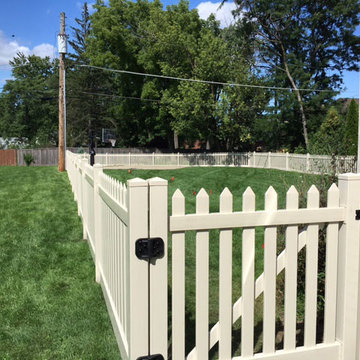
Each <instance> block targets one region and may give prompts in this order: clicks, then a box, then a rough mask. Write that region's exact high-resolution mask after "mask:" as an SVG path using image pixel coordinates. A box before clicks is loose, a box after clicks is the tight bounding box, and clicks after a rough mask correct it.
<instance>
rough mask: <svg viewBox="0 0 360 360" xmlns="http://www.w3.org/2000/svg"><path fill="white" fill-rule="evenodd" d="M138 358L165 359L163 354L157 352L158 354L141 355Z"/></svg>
mask: <svg viewBox="0 0 360 360" xmlns="http://www.w3.org/2000/svg"><path fill="white" fill-rule="evenodd" d="M137 360H164V357H163V356H162V355H161V354H156V355H148V356H141V357H139V358H137Z"/></svg>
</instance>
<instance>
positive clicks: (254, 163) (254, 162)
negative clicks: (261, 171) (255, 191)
mask: <svg viewBox="0 0 360 360" xmlns="http://www.w3.org/2000/svg"><path fill="white" fill-rule="evenodd" d="M255 154H256V152H255V151H254V152H253V165H254V167H256V161H255Z"/></svg>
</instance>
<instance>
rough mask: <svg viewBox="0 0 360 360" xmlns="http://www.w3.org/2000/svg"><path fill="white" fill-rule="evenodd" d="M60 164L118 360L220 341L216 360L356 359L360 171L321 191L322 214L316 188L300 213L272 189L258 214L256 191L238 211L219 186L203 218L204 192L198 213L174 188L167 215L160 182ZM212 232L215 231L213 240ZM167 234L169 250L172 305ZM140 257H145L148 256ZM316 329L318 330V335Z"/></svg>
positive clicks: (293, 200)
mask: <svg viewBox="0 0 360 360" xmlns="http://www.w3.org/2000/svg"><path fill="white" fill-rule="evenodd" d="M67 164H68V174H69V178H70V180H71V184H72V188H73V191H74V196H75V199H76V200H77V203H78V209H79V214H80V215H81V216H82V220H83V227H84V237H85V238H87V239H89V243H90V248H91V250H92V253H93V254H94V259H95V265H96V280H97V281H98V282H100V283H101V285H102V289H103V292H104V296H105V299H106V303H107V306H108V310H109V313H110V318H111V320H112V324H113V327H114V331H115V334H116V337H117V340H118V344H119V349H120V352H121V355H122V358H123V360H126V359H131V360H136V359H137V360H139V359H143V360H147V359H156V360H161V359H168V358H171V359H174V360H180V359H181V360H183V359H188V360H194V359H197V360H203V359H205V360H206V359H208V358H209V352H210V350H211V349H212V348H213V347H214V346H215V345H216V344H218V357H219V359H223V360H225V359H238V360H240V359H254V360H255V359H267V360H277V359H279V360H302V359H304V360H305V359H324V360H325V359H326V360H342V359H344V360H345V359H346V360H359V359H360V348H359V347H360V328H359V324H360V311H359V290H360V288H359V280H360V278H359V271H360V268H359V263H360V251H359V250H360V246H359V240H360V239H359V237H360V211H359V209H360V175H355V174H343V175H340V176H339V187H337V186H336V185H332V186H331V188H330V189H329V191H328V199H327V206H326V207H320V205H319V192H318V190H317V189H316V187H315V186H312V187H311V188H310V190H309V192H308V194H307V207H306V208H299V195H298V192H297V190H296V189H295V188H294V187H291V188H290V189H289V191H288V192H287V196H286V208H285V209H278V206H277V193H276V192H275V190H274V189H273V188H272V187H270V188H269V189H268V191H267V192H266V194H265V209H264V210H260V211H259V210H256V207H255V194H254V193H253V191H252V190H251V188H248V189H247V190H246V191H245V193H244V194H243V197H242V210H241V211H234V209H233V196H232V194H231V193H230V191H229V190H228V189H226V188H225V189H224V191H223V192H222V194H221V196H220V209H219V212H215V213H214V212H212V213H210V212H209V196H208V195H207V193H206V192H205V190H201V191H200V192H199V193H198V195H197V198H196V212H195V213H191V214H189V213H186V210H185V197H184V196H183V194H182V193H181V191H180V190H177V191H176V192H175V193H174V195H173V197H172V210H171V215H169V213H168V204H167V198H168V194H167V181H165V180H163V179H160V178H153V179H150V180H142V179H132V180H130V181H128V182H127V184H126V185H125V184H121V183H119V182H118V181H116V180H114V179H112V178H110V177H109V176H107V175H105V174H104V173H103V171H102V166H101V165H99V164H97V165H95V166H94V168H91V167H90V166H89V165H88V164H87V160H86V159H82V158H81V157H80V156H79V155H75V154H72V153H70V152H67ZM322 225H325V226H326V231H325V239H326V267H325V295H324V304H325V310H324V314H325V315H324V319H325V320H324V324H319V323H318V322H317V304H318V302H317V301H318V300H317V299H318V296H319V293H318V276H319V271H318V250H319V227H320V226H322ZM259 227H260V228H264V255H263V256H264V268H263V273H262V274H261V275H260V276H259V277H258V278H257V279H256V278H255V231H256V229H257V228H259ZM278 227H282V228H284V229H285V246H284V249H282V252H280V253H279V254H277V250H278V246H279V245H278V240H279V238H278V237H279V229H278ZM237 228H241V229H242V235H241V238H240V237H238V236H237V237H234V233H233V232H234V231H235V230H234V229H237ZM213 230H218V234H219V235H218V236H219V239H218V240H216V239H215V238H214V233H213ZM168 232H169V234H170V236H171V243H172V246H171V258H172V266H171V292H172V294H171V299H172V301H171V304H168V276H169V275H170V274H169V269H168V260H167V259H168V246H167V244H168ZM189 232H196V236H195V240H194V241H195V243H196V250H195V261H196V271H195V282H196V286H195V292H194V293H192V292H191V293H190V294H186V293H185V289H186V287H185V283H186V279H187V277H188V276H191V275H192V274H189V273H188V272H187V271H186V255H185V254H186V246H187V245H188V241H189V240H188V239H189V238H188V234H189ZM212 241H218V242H219V259H218V261H219V269H218V270H219V272H218V283H219V311H218V313H219V315H218V319H217V322H216V323H215V324H214V325H212V326H210V324H209V317H210V314H209V311H210V310H209V305H210V304H209V303H210V299H209V293H211V292H213V291H214V290H216V289H214V288H212V286H213V285H212V284H213V283H211V282H210V281H209V263H210V262H209V260H210V259H212V258H213V256H214V254H213V253H211V252H210V251H209V249H210V243H211V242H212ZM235 242H241V248H242V251H241V254H242V255H241V256H242V265H241V267H242V271H241V273H242V277H241V280H240V282H241V297H240V298H238V299H236V300H235V301H233V283H234V279H233V276H234V275H233V265H232V264H233V262H234V254H233V244H234V243H235ZM161 245H163V248H162V246H161ZM303 248H305V251H306V266H305V315H304V333H303V335H304V339H303V341H302V342H301V343H300V344H299V341H298V338H297V333H296V330H297V329H296V325H297V308H298V306H299V303H298V296H297V280H298V269H297V266H298V253H299V251H300V250H301V249H303ZM148 250H149V251H148ZM147 254H148V255H152V256H150V257H149V258H147V257H146V255H147ZM282 271H284V272H285V285H284V329H283V331H284V342H283V346H282V348H281V349H277V348H276V346H275V338H276V332H275V330H276V319H277V307H276V281H277V276H278V275H279V274H280V273H281V272H282ZM236 281H237V280H236ZM260 295H263V320H262V322H263V324H262V351H261V352H260V353H256V354H255V353H254V352H255V351H254V345H255V344H254V326H255V319H254V315H255V314H254V313H255V300H256V298H258V297H259V296H260ZM189 297H190V298H191V297H194V298H195V299H194V302H195V304H196V306H195V347H194V348H193V349H190V350H186V349H188V345H189V344H188V343H187V340H188V338H189V336H188V335H189V332H190V333H191V329H190V328H189V326H188V325H186V321H185V319H186V316H187V315H186V308H187V303H186V302H187V301H188V300H189ZM168 305H169V309H168ZM168 310H170V313H171V317H170V319H168ZM240 318H241V335H240V334H239V333H234V331H233V324H234V323H235V322H236V321H237V320H238V319H240ZM169 323H171V335H170V336H169V334H168V330H169V329H168V324H169ZM319 327H321V329H320V328H319ZM318 333H321V334H323V336H322V338H321V339H320V340H319V339H317V334H318ZM234 337H239V338H237V339H235V340H237V341H240V343H241V346H240V348H241V356H235V355H234V349H233V348H232V342H233V340H234ZM168 344H170V346H169V345H168ZM151 356H152V357H151Z"/></svg>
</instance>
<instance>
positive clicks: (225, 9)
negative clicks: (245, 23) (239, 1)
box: [196, 1, 236, 28]
mask: <svg viewBox="0 0 360 360" xmlns="http://www.w3.org/2000/svg"><path fill="white" fill-rule="evenodd" d="M220 6H221V2H216V3H212V2H211V1H205V2H201V3H200V4H199V5H198V6H197V7H196V8H197V9H198V12H199V16H200V18H201V19H204V20H206V19H207V18H208V17H209V16H210V14H215V17H216V20H218V21H220V26H221V27H222V28H223V27H226V26H229V25H230V24H231V23H232V22H233V21H234V17H233V15H232V13H231V12H232V11H233V10H235V9H236V5H235V4H234V3H233V2H225V3H224V4H223V6H221V7H220Z"/></svg>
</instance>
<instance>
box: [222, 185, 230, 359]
mask: <svg viewBox="0 0 360 360" xmlns="http://www.w3.org/2000/svg"><path fill="white" fill-rule="evenodd" d="M232 209H233V196H232V194H231V192H230V190H229V189H228V188H225V189H224V190H223V192H222V193H221V195H220V212H221V213H231V212H232ZM219 324H220V340H219V359H220V360H225V359H230V358H231V333H232V230H221V231H220V266H219Z"/></svg>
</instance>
